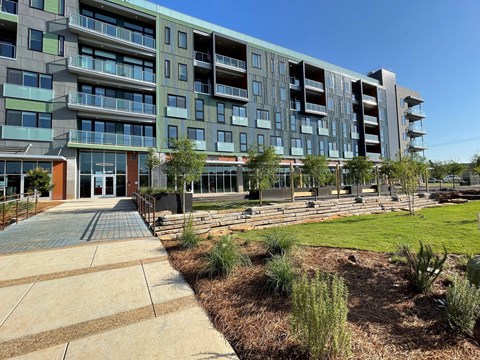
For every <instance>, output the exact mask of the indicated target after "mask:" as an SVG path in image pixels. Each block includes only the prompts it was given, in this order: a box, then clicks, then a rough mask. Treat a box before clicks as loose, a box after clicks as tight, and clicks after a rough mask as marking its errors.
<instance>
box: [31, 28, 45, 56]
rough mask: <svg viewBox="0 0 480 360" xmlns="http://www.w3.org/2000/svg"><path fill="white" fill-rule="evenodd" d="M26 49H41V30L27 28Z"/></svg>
mask: <svg viewBox="0 0 480 360" xmlns="http://www.w3.org/2000/svg"><path fill="white" fill-rule="evenodd" d="M28 50H33V51H40V52H41V51H42V50H43V32H41V31H38V30H34V29H28Z"/></svg>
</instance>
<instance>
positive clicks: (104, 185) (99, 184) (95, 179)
mask: <svg viewBox="0 0 480 360" xmlns="http://www.w3.org/2000/svg"><path fill="white" fill-rule="evenodd" d="M92 194H93V197H101V196H115V177H114V176H112V175H93V176H92Z"/></svg>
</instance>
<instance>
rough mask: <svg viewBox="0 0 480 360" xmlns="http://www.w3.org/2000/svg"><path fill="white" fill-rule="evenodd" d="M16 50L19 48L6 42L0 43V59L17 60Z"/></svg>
mask: <svg viewBox="0 0 480 360" xmlns="http://www.w3.org/2000/svg"><path fill="white" fill-rule="evenodd" d="M16 50H17V48H16V46H15V45H13V44H11V43H8V42H5V41H0V57H3V58H9V59H15V57H16V56H17V51H16Z"/></svg>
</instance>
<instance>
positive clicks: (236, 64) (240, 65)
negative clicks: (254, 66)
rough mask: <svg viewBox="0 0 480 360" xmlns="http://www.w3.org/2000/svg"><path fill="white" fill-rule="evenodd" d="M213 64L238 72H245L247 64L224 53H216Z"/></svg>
mask: <svg viewBox="0 0 480 360" xmlns="http://www.w3.org/2000/svg"><path fill="white" fill-rule="evenodd" d="M215 64H217V65H219V66H221V67H224V68H227V69H232V70H236V71H240V72H247V65H246V64H245V61H243V60H239V59H234V58H231V57H228V56H225V55H220V54H216V55H215Z"/></svg>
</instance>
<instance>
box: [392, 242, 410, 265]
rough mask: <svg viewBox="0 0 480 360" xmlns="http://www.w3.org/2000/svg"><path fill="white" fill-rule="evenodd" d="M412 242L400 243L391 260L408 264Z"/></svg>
mask: <svg viewBox="0 0 480 360" xmlns="http://www.w3.org/2000/svg"><path fill="white" fill-rule="evenodd" d="M411 250H412V247H411V246H410V244H405V243H403V244H398V245H397V251H395V252H394V253H393V255H392V256H391V257H390V262H391V263H393V264H400V265H407V263H408V262H407V254H408V253H409V252H411Z"/></svg>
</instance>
